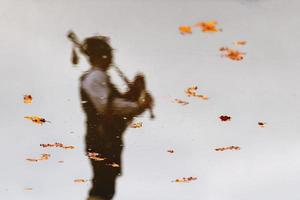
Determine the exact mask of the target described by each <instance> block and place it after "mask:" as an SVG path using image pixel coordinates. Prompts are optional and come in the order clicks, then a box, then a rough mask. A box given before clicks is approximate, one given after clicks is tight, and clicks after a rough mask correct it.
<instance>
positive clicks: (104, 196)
mask: <svg viewBox="0 0 300 200" xmlns="http://www.w3.org/2000/svg"><path fill="white" fill-rule="evenodd" d="M69 37H70V36H69ZM77 43H78V42H77ZM78 45H79V43H78ZM79 47H80V51H81V52H82V53H83V54H84V55H85V56H86V57H87V59H88V61H89V63H90V65H91V68H90V69H89V70H88V71H87V72H86V73H84V74H83V75H82V76H81V78H80V91H81V102H82V107H83V109H84V111H85V113H86V128H87V130H86V131H87V133H86V138H85V139H86V152H87V154H93V153H96V155H97V154H98V157H99V158H104V160H101V161H100V160H95V159H92V158H90V161H91V164H92V168H93V185H92V188H91V190H90V192H89V198H88V200H110V199H112V198H113V196H114V194H115V183H116V178H117V176H118V175H120V174H121V169H122V163H121V154H122V149H123V133H124V132H125V130H126V128H127V127H128V125H129V124H130V123H131V122H132V119H133V117H135V116H137V115H139V114H141V113H143V112H144V111H145V110H146V109H148V108H150V107H152V104H153V99H152V97H151V95H150V94H149V93H145V92H143V91H139V90H141V89H143V87H145V82H144V77H143V76H142V75H138V76H136V78H135V81H133V83H132V84H131V87H130V89H129V91H128V92H127V93H125V94H121V93H120V92H119V91H118V90H117V88H116V87H115V86H114V85H113V84H112V82H111V81H110V77H109V75H108V74H107V70H108V69H109V68H110V67H111V65H112V60H113V54H112V48H111V46H110V45H109V41H108V38H106V37H103V36H95V37H90V38H87V39H85V40H84V42H83V43H82V44H80V46H79ZM73 54H74V50H73ZM75 54H76V53H75ZM75 56H77V55H75ZM77 59H78V58H77ZM73 60H74V59H73Z"/></svg>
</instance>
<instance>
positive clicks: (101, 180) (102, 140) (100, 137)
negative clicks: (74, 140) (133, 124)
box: [86, 126, 123, 200]
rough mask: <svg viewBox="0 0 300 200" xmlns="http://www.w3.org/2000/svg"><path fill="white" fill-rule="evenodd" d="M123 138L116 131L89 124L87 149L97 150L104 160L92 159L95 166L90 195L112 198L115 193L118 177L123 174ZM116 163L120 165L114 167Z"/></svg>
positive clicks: (107, 199)
mask: <svg viewBox="0 0 300 200" xmlns="http://www.w3.org/2000/svg"><path fill="white" fill-rule="evenodd" d="M122 148H123V145H122V138H121V136H118V134H116V133H115V132H111V131H104V130H103V129H99V128H95V127H91V126H88V130H87V135H86V151H87V152H96V153H98V154H99V156H100V157H104V158H106V159H105V160H103V161H95V160H93V159H90V162H91V164H92V168H93V180H92V183H93V185H92V188H91V189H90V192H89V195H90V196H96V197H101V198H104V199H105V200H110V199H112V198H113V196H114V194H115V185H116V179H117V177H118V176H119V175H120V174H121V153H122ZM113 163H116V164H118V165H119V166H120V167H113V166H111V164H113Z"/></svg>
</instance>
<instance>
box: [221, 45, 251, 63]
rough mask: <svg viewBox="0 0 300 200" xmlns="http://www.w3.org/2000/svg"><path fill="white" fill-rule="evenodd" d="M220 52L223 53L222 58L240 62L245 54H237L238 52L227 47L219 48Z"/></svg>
mask: <svg viewBox="0 0 300 200" xmlns="http://www.w3.org/2000/svg"><path fill="white" fill-rule="evenodd" d="M220 51H221V52H222V53H223V54H222V55H223V56H226V57H227V58H229V59H231V60H235V61H240V60H243V59H244V55H245V53H243V52H239V51H238V50H234V49H230V48H227V47H221V48H220Z"/></svg>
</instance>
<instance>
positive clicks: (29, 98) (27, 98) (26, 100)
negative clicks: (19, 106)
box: [23, 94, 32, 104]
mask: <svg viewBox="0 0 300 200" xmlns="http://www.w3.org/2000/svg"><path fill="white" fill-rule="evenodd" d="M23 102H24V103H25V104H31V103H32V96H31V95H30V94H25V95H24V97H23Z"/></svg>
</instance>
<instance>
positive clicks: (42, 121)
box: [24, 116, 50, 125]
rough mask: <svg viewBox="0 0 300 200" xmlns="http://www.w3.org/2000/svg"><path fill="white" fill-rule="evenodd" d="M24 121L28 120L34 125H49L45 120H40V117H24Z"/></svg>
mask: <svg viewBox="0 0 300 200" xmlns="http://www.w3.org/2000/svg"><path fill="white" fill-rule="evenodd" d="M24 118H25V119H29V120H31V121H32V122H33V123H36V124H41V125H42V124H43V123H45V122H49V123H50V121H47V120H45V119H44V118H41V117H39V116H26V117H24Z"/></svg>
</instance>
